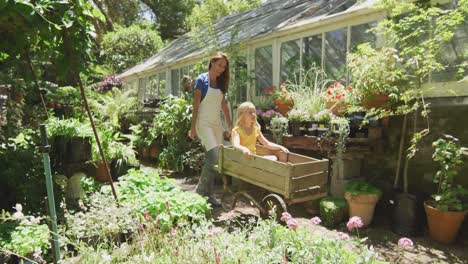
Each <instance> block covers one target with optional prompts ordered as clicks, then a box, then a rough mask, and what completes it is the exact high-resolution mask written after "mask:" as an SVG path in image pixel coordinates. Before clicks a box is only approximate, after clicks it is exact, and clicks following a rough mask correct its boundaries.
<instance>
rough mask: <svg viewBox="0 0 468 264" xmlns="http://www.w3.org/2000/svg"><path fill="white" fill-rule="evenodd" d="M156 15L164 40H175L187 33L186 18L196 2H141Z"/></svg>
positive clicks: (155, 0)
mask: <svg viewBox="0 0 468 264" xmlns="http://www.w3.org/2000/svg"><path fill="white" fill-rule="evenodd" d="M141 2H143V3H144V4H146V5H147V6H148V7H149V8H150V9H151V11H153V13H154V14H155V15H156V23H157V24H158V26H159V32H161V37H162V39H164V40H168V39H175V38H176V37H178V36H179V35H181V34H183V33H185V32H186V31H187V28H186V26H185V24H184V22H185V18H186V17H187V16H188V15H189V14H190V12H191V11H192V8H193V7H194V6H195V4H196V0H182V1H180V0H179V1H174V0H141Z"/></svg>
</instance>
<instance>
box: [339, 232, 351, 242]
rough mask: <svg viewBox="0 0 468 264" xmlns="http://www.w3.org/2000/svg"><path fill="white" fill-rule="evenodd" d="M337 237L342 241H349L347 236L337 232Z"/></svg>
mask: <svg viewBox="0 0 468 264" xmlns="http://www.w3.org/2000/svg"><path fill="white" fill-rule="evenodd" d="M338 237H339V238H340V239H343V240H345V239H349V235H348V234H346V233H343V232H338Z"/></svg>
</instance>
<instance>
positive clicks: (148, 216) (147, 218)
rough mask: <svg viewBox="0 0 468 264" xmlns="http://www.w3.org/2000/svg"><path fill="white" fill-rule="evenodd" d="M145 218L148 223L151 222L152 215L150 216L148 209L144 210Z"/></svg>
mask: <svg viewBox="0 0 468 264" xmlns="http://www.w3.org/2000/svg"><path fill="white" fill-rule="evenodd" d="M143 218H145V220H146V221H148V222H149V221H151V215H150V214H148V211H146V209H143Z"/></svg>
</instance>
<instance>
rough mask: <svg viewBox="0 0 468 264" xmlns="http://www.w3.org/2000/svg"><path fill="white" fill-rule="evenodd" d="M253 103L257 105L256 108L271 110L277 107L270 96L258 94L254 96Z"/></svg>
mask: <svg viewBox="0 0 468 264" xmlns="http://www.w3.org/2000/svg"><path fill="white" fill-rule="evenodd" d="M252 103H253V104H254V105H255V108H257V109H259V110H269V109H274V108H275V106H274V104H273V101H272V100H271V97H270V96H256V97H254V98H252Z"/></svg>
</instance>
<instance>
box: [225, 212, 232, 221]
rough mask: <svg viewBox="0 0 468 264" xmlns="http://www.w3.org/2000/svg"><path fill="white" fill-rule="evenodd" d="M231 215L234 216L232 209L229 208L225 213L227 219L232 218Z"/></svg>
mask: <svg viewBox="0 0 468 264" xmlns="http://www.w3.org/2000/svg"><path fill="white" fill-rule="evenodd" d="M233 217H234V210H231V211H229V212H228V213H227V214H226V219H227V220H232V218H233Z"/></svg>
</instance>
